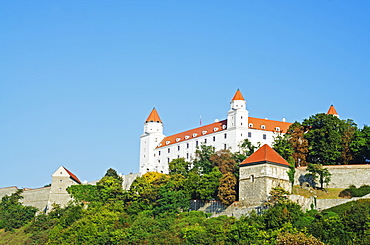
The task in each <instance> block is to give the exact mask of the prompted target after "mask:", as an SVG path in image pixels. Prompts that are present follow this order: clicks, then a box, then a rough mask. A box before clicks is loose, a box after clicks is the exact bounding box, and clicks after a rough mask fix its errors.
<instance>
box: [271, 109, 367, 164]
mask: <svg viewBox="0 0 370 245" xmlns="http://www.w3.org/2000/svg"><path fill="white" fill-rule="evenodd" d="M273 148H274V149H275V150H276V151H277V152H278V153H279V154H280V155H281V156H282V157H284V158H285V159H286V160H287V161H288V162H292V161H293V162H294V163H295V166H296V167H299V166H307V165H309V163H311V164H321V165H341V164H343V165H345V164H351V163H367V162H369V161H370V127H369V126H364V127H363V128H362V129H359V128H358V127H357V125H356V124H355V123H354V122H353V120H351V119H348V120H341V119H339V118H338V117H336V116H334V115H328V114H324V113H319V114H316V115H312V116H310V117H309V118H307V119H304V120H303V122H302V123H299V122H295V123H293V124H292V125H291V126H290V127H289V129H288V132H286V134H284V135H283V136H281V135H280V136H279V137H276V139H275V142H274V147H273Z"/></svg>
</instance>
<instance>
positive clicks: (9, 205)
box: [0, 189, 37, 231]
mask: <svg viewBox="0 0 370 245" xmlns="http://www.w3.org/2000/svg"><path fill="white" fill-rule="evenodd" d="M22 192H23V190H22V189H20V190H17V191H16V192H15V193H13V194H12V195H10V196H8V195H6V196H4V197H3V198H2V199H1V202H0V229H5V230H6V231H11V230H13V229H14V228H19V227H21V226H23V225H24V224H26V223H28V222H29V221H30V220H31V219H32V218H33V217H34V215H35V213H36V211H37V209H36V208H34V207H30V206H23V205H22V204H21V203H20V200H21V199H22Z"/></svg>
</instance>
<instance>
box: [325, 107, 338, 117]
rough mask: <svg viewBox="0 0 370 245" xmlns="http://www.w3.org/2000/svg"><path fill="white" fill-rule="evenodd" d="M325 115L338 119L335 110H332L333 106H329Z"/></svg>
mask: <svg viewBox="0 0 370 245" xmlns="http://www.w3.org/2000/svg"><path fill="white" fill-rule="evenodd" d="M326 114H328V115H333V116H336V117H338V118H339V114H338V113H337V110H335V108H334V106H333V105H331V106H330V107H329V110H328V112H327V113H326Z"/></svg>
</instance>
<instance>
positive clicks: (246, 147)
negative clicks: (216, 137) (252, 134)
mask: <svg viewBox="0 0 370 245" xmlns="http://www.w3.org/2000/svg"><path fill="white" fill-rule="evenodd" d="M238 146H239V149H240V154H242V155H244V156H247V157H249V156H250V155H252V154H253V153H254V152H255V151H256V150H257V149H258V148H260V146H261V143H259V142H258V144H257V145H253V144H252V142H250V141H249V140H248V139H244V140H243V141H242V142H241V143H240V144H239V145H238Z"/></svg>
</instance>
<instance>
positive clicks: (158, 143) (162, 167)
mask: <svg viewBox="0 0 370 245" xmlns="http://www.w3.org/2000/svg"><path fill="white" fill-rule="evenodd" d="M246 105H247V102H246V101H245V100H244V98H243V95H242V93H241V92H240V90H237V91H236V93H235V95H234V97H233V98H232V100H231V102H230V110H229V111H228V112H227V119H225V120H222V121H216V122H214V123H211V124H208V125H205V126H200V127H198V128H195V129H191V130H188V131H185V132H181V133H178V134H174V135H170V136H165V135H164V134H163V124H162V120H161V118H160V117H159V115H158V112H157V110H156V109H155V108H154V109H153V110H152V111H151V113H150V115H149V116H148V118H147V119H146V121H145V123H144V134H142V135H141V136H140V173H141V174H144V173H146V172H160V173H168V163H169V162H170V161H172V160H173V159H175V158H185V160H187V161H189V162H191V161H192V160H193V159H194V158H195V150H196V149H197V147H199V146H200V145H202V144H204V145H211V146H213V147H214V148H215V150H216V151H217V150H221V149H229V150H230V151H232V152H237V151H239V145H240V144H241V143H242V141H243V140H244V139H248V140H249V141H250V142H252V144H253V145H258V144H260V145H261V146H262V145H264V144H268V145H270V146H271V144H272V142H273V141H274V136H276V135H277V134H279V133H285V132H287V130H288V128H289V126H290V125H291V123H288V122H285V119H283V120H282V121H274V120H268V119H260V118H254V117H249V112H248V110H247V108H246Z"/></svg>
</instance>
